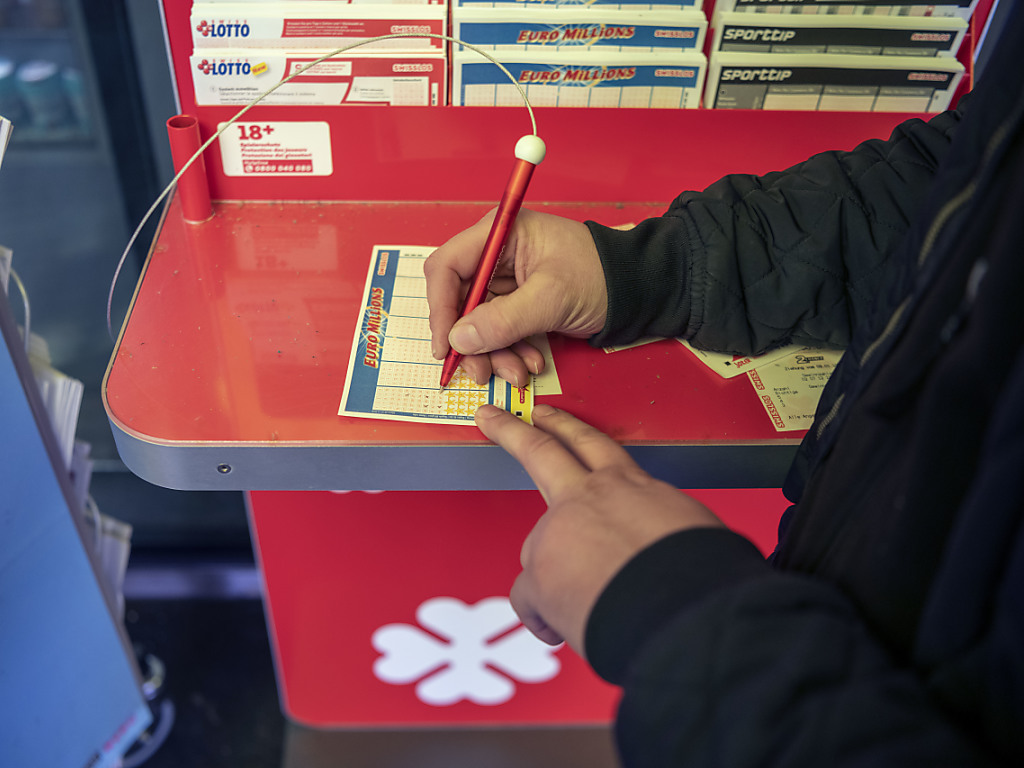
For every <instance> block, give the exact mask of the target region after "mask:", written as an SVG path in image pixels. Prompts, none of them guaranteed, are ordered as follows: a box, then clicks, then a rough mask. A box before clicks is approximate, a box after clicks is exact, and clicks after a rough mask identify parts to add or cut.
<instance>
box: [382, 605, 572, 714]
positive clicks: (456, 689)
mask: <svg viewBox="0 0 1024 768" xmlns="http://www.w3.org/2000/svg"><path fill="white" fill-rule="evenodd" d="M416 620H417V621H418V622H419V624H420V626H414V625H412V624H387V625H385V626H383V627H381V628H380V629H378V630H377V631H376V632H374V633H373V647H374V648H375V649H376V650H378V651H379V652H380V653H381V656H380V657H379V658H378V659H377V661H376V662H374V665H373V672H374V674H375V675H376V676H377V677H378V678H379V679H380V680H383V681H384V682H385V683H391V684H393V685H407V684H409V683H413V682H416V696H417V698H419V700H420V701H422V702H423V703H424V704H431V705H433V706H436V707H443V706H448V705H450V704H454V703H456V702H458V701H462V700H463V699H468V700H469V701H472V702H474V703H475V704H483V705H495V704H503V703H504V702H506V701H508V700H509V699H511V698H512V696H513V695H515V692H516V687H515V684H514V683H513V681H517V682H521V683H542V682H544V681H546V680H550V679H551V678H553V677H554V676H555V675H557V674H558V672H559V670H560V669H561V664H560V663H559V661H558V659H557V658H556V657H555V656H554V655H553V654H554V652H555V651H557V650H558V648H557V647H552V646H550V645H547V644H546V643H544V642H542V641H540V640H538V639H537V638H536V637H534V636H533V635H532V634H531V633H530V631H529V630H528V629H527V628H526V627H524V626H522V625H520V623H519V619H518V617H517V616H516V614H515V611H513V610H512V606H511V604H510V603H509V601H508V598H504V597H489V598H487V599H485V600H481V601H480V602H478V603H476V604H475V605H467V604H466V603H464V602H462V601H461V600H457V599H456V598H454V597H435V598H433V599H431V600H427V601H426V602H425V603H423V604H422V605H420V607H419V608H418V609H417V610H416ZM421 627H423V628H425V629H427V630H429V631H430V632H432V633H434V634H430V633H428V632H425V631H424V630H423V629H421ZM515 627H518V629H515ZM438 638H443V639H438ZM417 681H419V682H417Z"/></svg>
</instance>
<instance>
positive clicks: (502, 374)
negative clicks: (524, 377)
mask: <svg viewBox="0 0 1024 768" xmlns="http://www.w3.org/2000/svg"><path fill="white" fill-rule="evenodd" d="M495 374H497V376H498V378H499V379H504V380H505V381H507V382H508V383H509V384H511V385H512V386H513V387H519V386H522V385H521V384H520V383H519V376H518V375H517V374H516V372H515V371H513V370H511V369H509V368H499V369H498V370H496V371H495Z"/></svg>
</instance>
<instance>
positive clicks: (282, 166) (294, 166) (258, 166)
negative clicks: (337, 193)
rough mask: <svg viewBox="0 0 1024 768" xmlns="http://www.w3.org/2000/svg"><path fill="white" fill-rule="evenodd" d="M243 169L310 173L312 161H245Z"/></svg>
mask: <svg viewBox="0 0 1024 768" xmlns="http://www.w3.org/2000/svg"><path fill="white" fill-rule="evenodd" d="M243 170H244V171H245V172H246V173H312V172H313V163H312V162H308V163H295V162H291V161H289V162H277V163H275V162H273V161H268V162H261V163H245V164H244V166H243Z"/></svg>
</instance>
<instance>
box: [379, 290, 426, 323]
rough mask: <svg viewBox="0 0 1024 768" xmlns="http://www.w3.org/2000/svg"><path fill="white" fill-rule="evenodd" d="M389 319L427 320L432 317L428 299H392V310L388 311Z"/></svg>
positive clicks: (410, 297)
mask: <svg viewBox="0 0 1024 768" xmlns="http://www.w3.org/2000/svg"><path fill="white" fill-rule="evenodd" d="M388 316H389V317H396V316H397V317H419V318H423V319H426V318H428V317H429V316H430V311H429V309H428V308H427V299H426V297H425V296H424V297H422V298H421V297H419V296H394V297H392V299H391V308H390V310H389V311H388Z"/></svg>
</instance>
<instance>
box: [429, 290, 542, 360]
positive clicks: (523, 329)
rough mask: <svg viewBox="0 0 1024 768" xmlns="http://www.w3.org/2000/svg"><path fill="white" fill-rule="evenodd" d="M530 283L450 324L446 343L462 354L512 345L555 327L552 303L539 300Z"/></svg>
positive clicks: (473, 353)
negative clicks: (450, 327)
mask: <svg viewBox="0 0 1024 768" xmlns="http://www.w3.org/2000/svg"><path fill="white" fill-rule="evenodd" d="M534 293H535V291H534V290H533V289H532V286H530V285H524V286H522V287H521V288H519V289H518V290H515V291H513V292H512V293H510V294H507V295H505V296H495V297H494V298H493V299H491V300H490V301H485V302H484V303H483V304H481V305H480V306H479V307H477V308H476V309H474V310H473V311H472V312H470V313H469V314H468V315H466V316H465V317H464V318H462V319H461V320H459V321H458V322H457V323H455V325H454V326H452V329H451V331H450V332H449V334H448V343H449V344H451V345H452V347H453V348H454V349H455V350H456V351H457V352H459V353H460V354H463V355H480V354H483V353H485V352H493V351H495V350H497V349H505V348H506V347H511V346H512V345H513V344H515V343H516V342H517V341H522V340H523V339H525V338H527V337H528V336H532V335H533V334H535V333H543V332H546V331H555V330H558V328H557V324H556V322H555V308H554V307H552V306H551V302H543V301H538V300H537V299H536V298H535V297H534Z"/></svg>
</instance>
